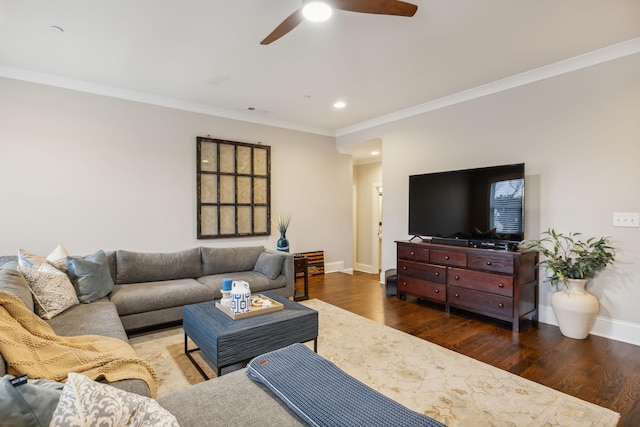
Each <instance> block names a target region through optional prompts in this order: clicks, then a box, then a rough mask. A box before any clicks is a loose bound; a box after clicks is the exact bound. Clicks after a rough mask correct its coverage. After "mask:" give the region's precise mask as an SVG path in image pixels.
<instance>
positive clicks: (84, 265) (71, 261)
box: [67, 250, 115, 303]
mask: <svg viewBox="0 0 640 427" xmlns="http://www.w3.org/2000/svg"><path fill="white" fill-rule="evenodd" d="M67 267H68V268H69V277H70V278H71V281H72V282H73V286H74V287H75V288H76V293H77V294H78V299H79V300H80V302H82V303H90V302H92V301H95V300H97V299H100V298H102V297H104V296H107V295H109V293H110V292H111V291H113V289H114V287H115V285H114V283H113V279H112V278H111V272H110V270H109V260H108V259H107V255H106V254H105V253H104V251H101V250H100V251H98V252H96V253H94V254H91V255H87V256H85V257H73V256H70V257H67Z"/></svg>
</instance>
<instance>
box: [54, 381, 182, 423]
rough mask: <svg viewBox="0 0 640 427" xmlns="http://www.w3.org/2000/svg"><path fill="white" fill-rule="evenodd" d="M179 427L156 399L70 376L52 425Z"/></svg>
mask: <svg viewBox="0 0 640 427" xmlns="http://www.w3.org/2000/svg"><path fill="white" fill-rule="evenodd" d="M69 425H73V426H75V425H78V426H80V425H87V426H94V425H100V426H104V427H109V426H113V427H116V426H130V427H143V426H157V427H162V426H167V427H179V426H178V422H177V421H176V419H175V417H174V416H173V415H171V413H169V412H168V411H167V410H166V409H164V408H163V407H162V406H160V405H159V404H158V403H157V402H156V401H155V400H153V399H150V398H148V397H144V396H139V395H137V394H133V393H127V392H126V391H123V390H119V389H117V388H115V387H111V386H109V385H106V384H102V383H99V382H96V381H93V380H91V379H89V378H88V377H86V376H84V375H81V374H77V373H74V372H71V373H69V377H68V379H67V382H66V384H65V386H64V388H63V389H62V394H61V395H60V401H59V403H58V406H57V407H56V409H55V411H54V413H53V417H52V420H51V426H54V427H57V426H69Z"/></svg>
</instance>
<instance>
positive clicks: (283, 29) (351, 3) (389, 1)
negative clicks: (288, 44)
mask: <svg viewBox="0 0 640 427" xmlns="http://www.w3.org/2000/svg"><path fill="white" fill-rule="evenodd" d="M312 3H325V7H326V6H329V7H331V8H334V9H338V10H346V11H349V12H359V13H374V14H378V15H397V16H413V15H415V13H416V11H417V10H418V6H416V5H415V4H411V3H406V2H403V1H399V0H326V1H322V2H319V1H317V0H314V1H310V0H306V1H305V0H302V5H301V6H300V8H299V9H298V10H296V11H295V12H293V13H292V14H291V15H289V17H288V18H287V19H285V20H284V21H282V23H281V24H280V25H278V26H277V27H276V29H275V30H273V31H272V32H271V34H269V35H268V36H267V37H266V38H265V39H264V40H262V41H261V42H260V44H263V45H267V44H270V43H273V42H274V41H276V40H278V39H279V38H280V37H282V36H284V35H285V34H287V33H288V32H289V31H291V30H293V29H294V28H295V27H297V26H298V24H300V23H301V22H302V21H304V19H305V14H304V13H303V9H305V7H307V6H311V4H312ZM328 14H329V15H330V14H331V10H330V9H329V11H328ZM327 18H328V16H327ZM325 19H326V18H325Z"/></svg>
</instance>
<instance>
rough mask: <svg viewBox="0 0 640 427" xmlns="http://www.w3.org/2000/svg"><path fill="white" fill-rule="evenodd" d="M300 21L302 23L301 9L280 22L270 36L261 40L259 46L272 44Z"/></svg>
mask: <svg viewBox="0 0 640 427" xmlns="http://www.w3.org/2000/svg"><path fill="white" fill-rule="evenodd" d="M302 21H304V16H303V15H302V8H300V9H298V10H296V11H295V12H293V13H292V14H291V15H289V17H288V18H287V19H285V20H284V21H282V23H281V24H280V25H278V26H277V27H276V29H275V30H273V31H272V32H271V34H269V35H268V36H267V37H265V39H264V40H262V41H261V42H260V44H269V43H273V42H274V41H276V40H278V39H279V38H280V37H282V36H284V35H285V34H287V33H288V32H289V31H291V30H293V29H294V28H295V27H297V26H298V25H299V24H300V23H301V22H302Z"/></svg>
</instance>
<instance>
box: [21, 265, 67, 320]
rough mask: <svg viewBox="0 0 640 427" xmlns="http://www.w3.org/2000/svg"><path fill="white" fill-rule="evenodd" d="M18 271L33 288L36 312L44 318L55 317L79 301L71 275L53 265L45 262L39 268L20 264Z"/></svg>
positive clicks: (30, 287)
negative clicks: (70, 279) (70, 278)
mask: <svg viewBox="0 0 640 427" xmlns="http://www.w3.org/2000/svg"><path fill="white" fill-rule="evenodd" d="M18 271H19V272H20V273H22V275H23V276H24V278H25V279H26V280H27V284H28V285H29V289H31V293H32V294H33V299H34V300H35V309H36V314H37V315H38V316H40V317H42V318H43V319H53V318H54V317H55V316H57V315H58V314H60V313H62V312H63V311H65V310H66V309H68V308H69V307H73V306H74V305H76V304H78V303H79V301H78V296H77V295H76V291H75V289H74V288H73V285H72V284H71V282H70V281H69V277H67V275H66V274H64V273H63V272H62V271H60V270H58V269H56V268H55V267H53V266H52V265H50V264H47V263H44V264H42V265H40V267H39V268H38V269H37V270H35V269H33V268H28V267H23V266H21V265H19V266H18Z"/></svg>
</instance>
